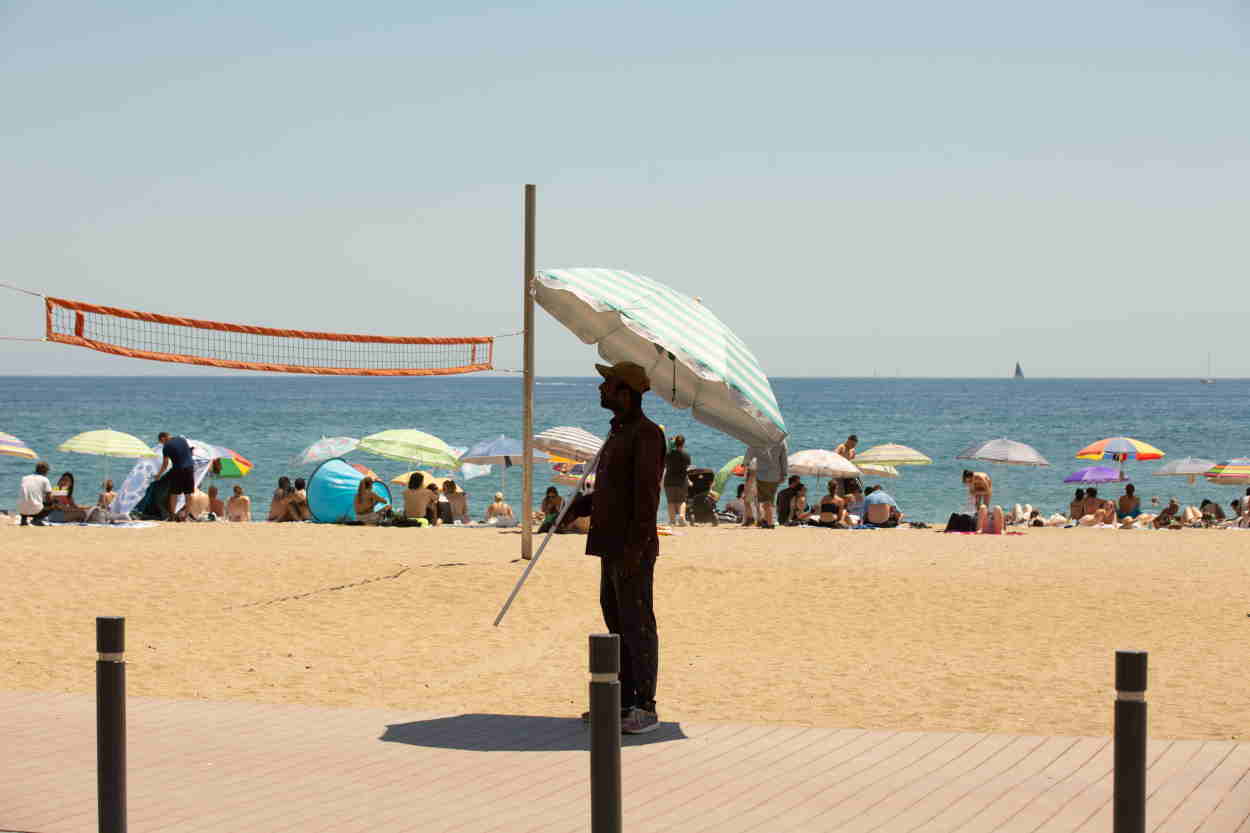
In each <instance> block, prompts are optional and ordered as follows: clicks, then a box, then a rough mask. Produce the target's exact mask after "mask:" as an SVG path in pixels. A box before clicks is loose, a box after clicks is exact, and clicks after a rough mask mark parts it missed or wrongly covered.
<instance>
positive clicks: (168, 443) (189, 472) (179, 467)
mask: <svg viewBox="0 0 1250 833" xmlns="http://www.w3.org/2000/svg"><path fill="white" fill-rule="evenodd" d="M156 441H157V442H159V443H160V444H161V445H162V446H164V450H163V451H162V456H163V457H164V458H165V459H164V460H162V461H161V470H160V471H158V472H157V473H156V479H157V480H160V478H161V476H162V475H163V474H165V472H166V470H168V471H169V518H170V520H174V521H176V520H178V515H177V509H178V496H179V495H189V494H191V493H192V492H194V491H195V461H194V460H192V459H191V444H190V443H189V442H187V438H186V437H171V436H170V435H169V432H168V431H162V432H161V433H160V434H158V435H157V437H156Z"/></svg>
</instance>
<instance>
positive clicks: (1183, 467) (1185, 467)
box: [1154, 457, 1215, 483]
mask: <svg viewBox="0 0 1250 833" xmlns="http://www.w3.org/2000/svg"><path fill="white" fill-rule="evenodd" d="M1214 465H1215V461H1214V460H1203V459H1202V458H1201V457H1182V458H1181V459H1179V460H1173V461H1172V462H1170V463H1168V464H1166V465H1164V466H1162V467H1161V468H1159V469H1158V470H1157V471H1155V473H1154V475H1155V477H1188V478H1189V482H1190V483H1194V482H1196V481H1197V480H1198V475H1200V474H1206V473H1207V472H1208V471H1210V469H1211V467H1212V466H1214Z"/></svg>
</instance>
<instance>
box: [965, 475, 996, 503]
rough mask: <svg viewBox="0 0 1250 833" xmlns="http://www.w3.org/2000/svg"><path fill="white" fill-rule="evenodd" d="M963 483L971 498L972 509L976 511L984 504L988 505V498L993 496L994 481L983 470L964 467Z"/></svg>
mask: <svg viewBox="0 0 1250 833" xmlns="http://www.w3.org/2000/svg"><path fill="white" fill-rule="evenodd" d="M963 482H964V485H965V486H967V487H968V495H969V497H971V498H972V509H973V511H976V510H977V509H980V508H981V507H982V506H984V507H985V508H986V509H989V507H990V498H991V497H993V496H994V481H992V480H991V479H990V476H989V475H988V474H986V473H985V472H983V471H970V470H969V469H964V476H963Z"/></svg>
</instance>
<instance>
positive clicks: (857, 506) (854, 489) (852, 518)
mask: <svg viewBox="0 0 1250 833" xmlns="http://www.w3.org/2000/svg"><path fill="white" fill-rule="evenodd" d="M864 494H865V493H864V492H861V491H860V488H859V484H858V483H855V484H853V485H852V486H851V487H850V491H848V492H847V493H846V495H845V496H844V497H843V498H842V501H843V503H844V504H845V505H846V520H847V523H849V524H850V525H851V526H859V524H860V522H861V521H862V520H863V518H864Z"/></svg>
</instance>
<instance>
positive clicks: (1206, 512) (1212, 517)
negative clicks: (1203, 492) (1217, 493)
mask: <svg viewBox="0 0 1250 833" xmlns="http://www.w3.org/2000/svg"><path fill="white" fill-rule="evenodd" d="M1198 512H1199V514H1200V515H1201V516H1202V522H1203V523H1215V522H1218V521H1222V520H1224V508H1223V507H1222V506H1220V505H1219V504H1218V503H1216V502H1215V501H1213V500H1204V501H1203V502H1202V503H1201V504H1199V506H1198Z"/></svg>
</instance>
